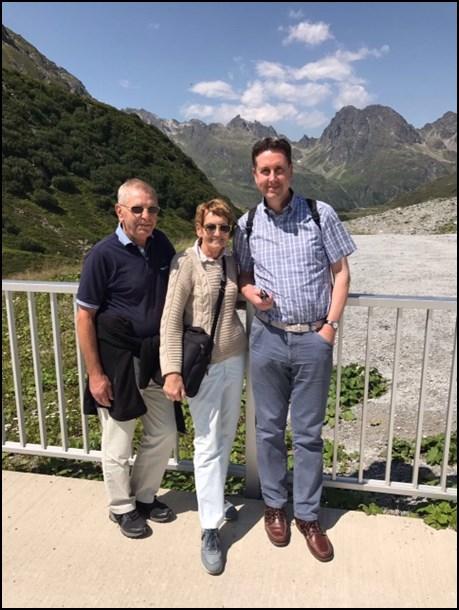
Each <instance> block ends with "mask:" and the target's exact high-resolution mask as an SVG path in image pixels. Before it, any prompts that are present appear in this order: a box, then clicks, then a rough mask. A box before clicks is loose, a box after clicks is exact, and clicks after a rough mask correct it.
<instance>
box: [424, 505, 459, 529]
mask: <svg viewBox="0 0 459 610" xmlns="http://www.w3.org/2000/svg"><path fill="white" fill-rule="evenodd" d="M416 513H418V514H420V515H423V519H424V522H425V523H427V525H430V526H431V527H433V528H435V529H442V528H446V527H451V528H452V529H454V530H456V529H457V505H456V504H453V502H445V501H441V502H431V503H429V504H428V505H427V506H421V507H420V508H418V509H416Z"/></svg>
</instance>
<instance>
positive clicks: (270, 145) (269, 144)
mask: <svg viewBox="0 0 459 610" xmlns="http://www.w3.org/2000/svg"><path fill="white" fill-rule="evenodd" d="M267 150H271V151H275V152H280V153H282V154H283V155H285V158H286V159H287V161H288V164H289V165H291V164H292V147H291V146H290V142H289V141H288V140H286V139H285V138H263V140H258V142H255V144H254V145H253V147H252V166H253V167H255V166H256V164H257V157H258V155H261V153H264V152H266V151H267Z"/></svg>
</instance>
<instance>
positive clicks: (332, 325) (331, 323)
mask: <svg viewBox="0 0 459 610" xmlns="http://www.w3.org/2000/svg"><path fill="white" fill-rule="evenodd" d="M324 324H330V326H331V327H332V328H333V329H334V330H338V328H339V323H338V322H337V321H336V320H325V322H324Z"/></svg>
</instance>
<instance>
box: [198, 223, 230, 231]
mask: <svg viewBox="0 0 459 610" xmlns="http://www.w3.org/2000/svg"><path fill="white" fill-rule="evenodd" d="M217 228H218V229H220V231H221V232H222V233H229V232H230V231H231V226H230V225H226V224H223V225H216V224H214V223H209V224H207V225H204V229H205V230H206V231H207V233H215V231H216V230H217Z"/></svg>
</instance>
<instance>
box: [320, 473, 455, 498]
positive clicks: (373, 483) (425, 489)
mask: <svg viewBox="0 0 459 610" xmlns="http://www.w3.org/2000/svg"><path fill="white" fill-rule="evenodd" d="M323 484H324V487H333V488H336V489H349V490H352V491H368V492H375V493H386V494H394V495H398V496H415V497H418V498H434V499H438V500H445V499H446V500H449V501H450V502H457V489H456V488H455V487H449V488H448V489H446V490H445V491H444V490H443V489H442V488H441V486H435V485H418V486H417V487H414V486H413V484H412V483H402V482H397V481H393V482H392V483H390V484H389V485H387V484H386V482H385V481H384V480H383V481H379V480H377V479H364V480H363V481H362V482H361V483H359V482H358V478H357V477H346V478H344V477H337V478H336V479H334V480H332V479H331V477H330V475H324V480H323Z"/></svg>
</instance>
